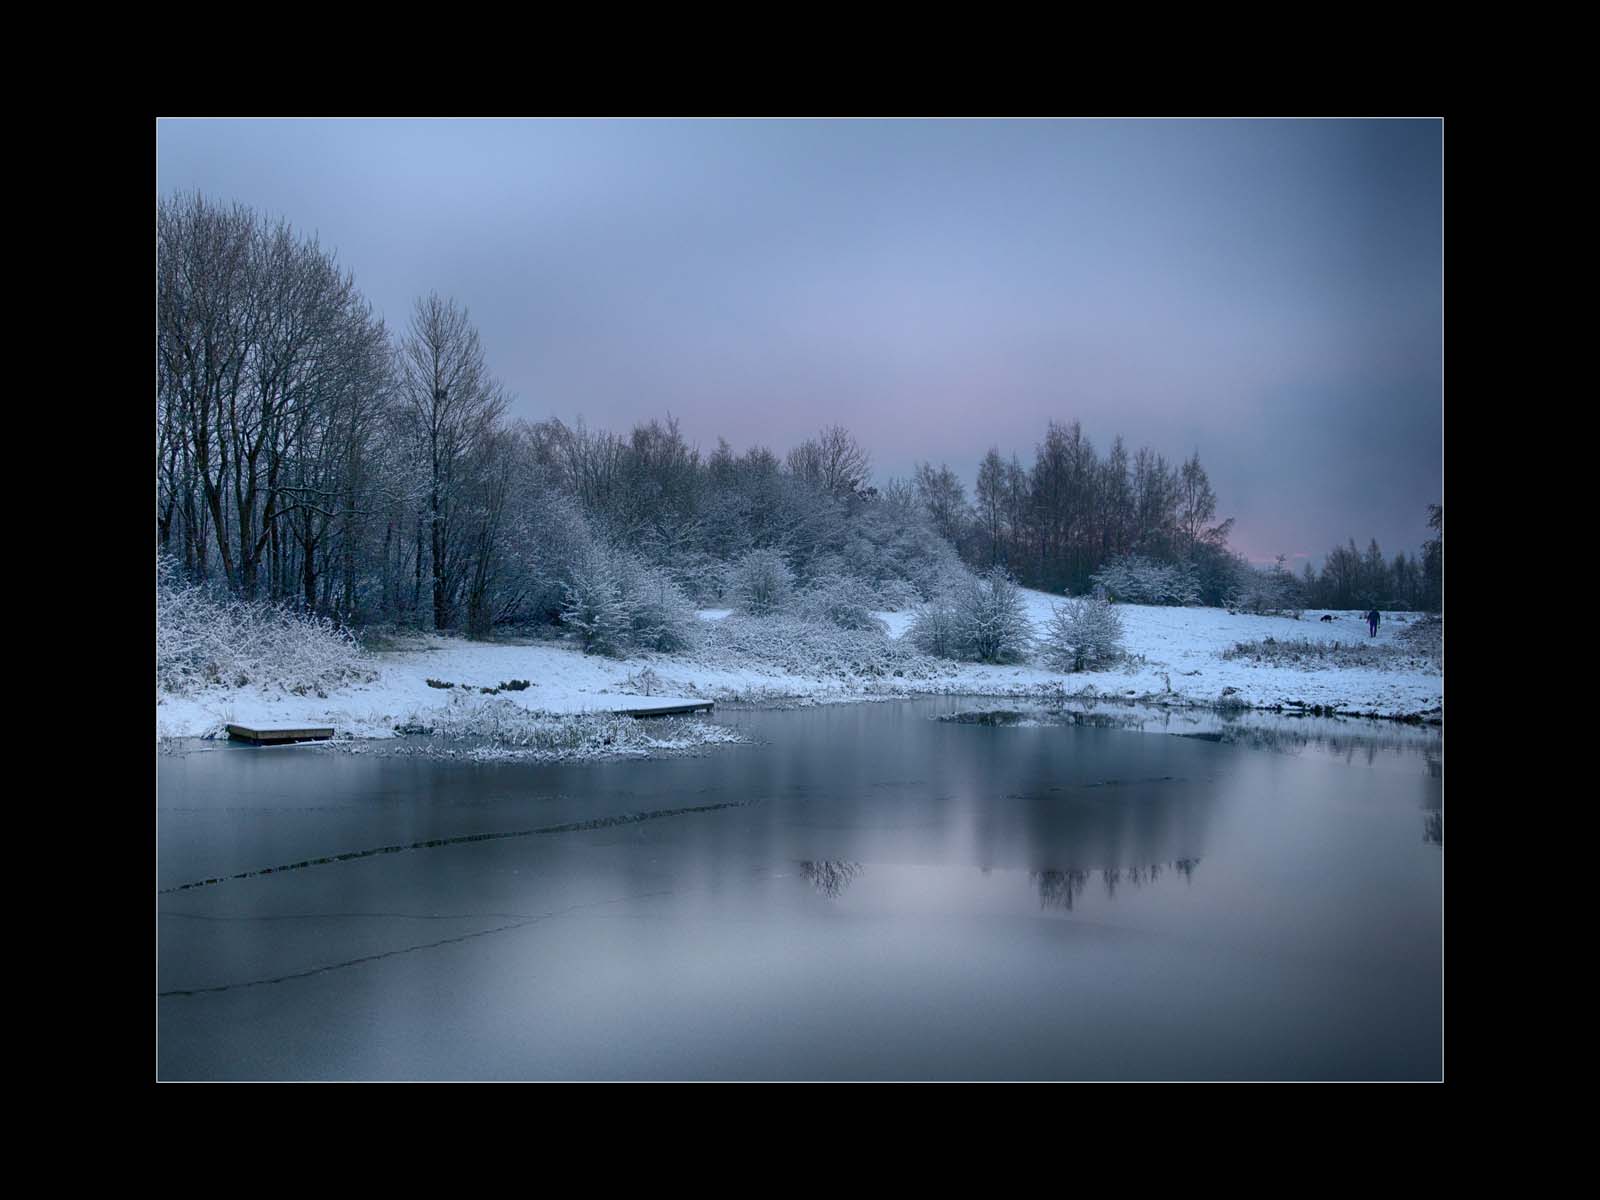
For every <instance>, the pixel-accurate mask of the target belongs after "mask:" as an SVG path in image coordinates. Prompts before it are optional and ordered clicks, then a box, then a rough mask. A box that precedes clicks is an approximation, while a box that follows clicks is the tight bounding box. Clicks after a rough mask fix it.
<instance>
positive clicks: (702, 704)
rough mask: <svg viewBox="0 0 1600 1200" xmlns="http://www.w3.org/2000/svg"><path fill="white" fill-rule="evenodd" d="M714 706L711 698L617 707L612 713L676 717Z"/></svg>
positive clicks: (627, 715)
mask: <svg viewBox="0 0 1600 1200" xmlns="http://www.w3.org/2000/svg"><path fill="white" fill-rule="evenodd" d="M714 708H716V702H715V701H713V700H697V701H695V702H694V703H693V704H657V705H653V706H651V707H648V708H617V709H613V710H612V715H613V716H617V717H677V716H683V715H686V714H688V713H697V712H710V711H712V709H714Z"/></svg>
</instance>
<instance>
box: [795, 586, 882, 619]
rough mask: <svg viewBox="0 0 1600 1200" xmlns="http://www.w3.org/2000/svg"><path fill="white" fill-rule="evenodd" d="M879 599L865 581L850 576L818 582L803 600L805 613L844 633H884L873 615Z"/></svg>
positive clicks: (800, 604) (801, 604) (802, 609)
mask: <svg viewBox="0 0 1600 1200" xmlns="http://www.w3.org/2000/svg"><path fill="white" fill-rule="evenodd" d="M877 605H878V597H877V596H876V595H875V594H874V592H873V590H872V589H871V588H870V587H868V586H867V585H866V584H865V583H863V582H862V581H861V580H859V579H856V578H853V577H852V576H848V575H831V576H825V577H823V578H821V579H818V580H817V581H816V582H815V583H813V584H812V585H811V587H809V588H807V589H806V591H805V593H804V594H803V595H802V596H801V597H800V601H799V607H800V609H801V611H803V612H805V613H807V614H808V615H811V616H816V617H821V618H823V619H825V620H828V621H831V622H833V624H835V625H837V626H838V627H839V628H840V629H880V630H881V629H883V627H884V626H883V622H882V621H880V620H878V618H877V617H875V616H873V615H872V610H873V609H874V608H876V607H877Z"/></svg>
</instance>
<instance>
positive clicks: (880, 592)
mask: <svg viewBox="0 0 1600 1200" xmlns="http://www.w3.org/2000/svg"><path fill="white" fill-rule="evenodd" d="M876 591H877V596H878V603H877V607H878V608H879V609H881V610H883V611H884V612H904V611H905V610H906V609H908V608H915V607H916V606H917V605H918V604H921V603H922V593H920V592H918V591H917V589H916V587H915V586H914V585H913V584H912V583H911V582H910V581H909V580H905V579H886V580H884V581H883V582H882V583H880V584H879V585H878V586H877V589H876Z"/></svg>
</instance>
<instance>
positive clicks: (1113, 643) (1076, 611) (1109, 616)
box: [1042, 596, 1122, 671]
mask: <svg viewBox="0 0 1600 1200" xmlns="http://www.w3.org/2000/svg"><path fill="white" fill-rule="evenodd" d="M1042 640H1043V643H1044V655H1045V661H1046V662H1048V663H1049V664H1050V665H1051V666H1053V667H1055V668H1056V669H1057V670H1058V671H1091V670H1093V669H1094V668H1096V667H1098V666H1103V665H1105V664H1106V663H1109V662H1113V661H1115V660H1116V659H1117V658H1118V657H1120V656H1121V654H1122V617H1121V615H1120V614H1119V613H1118V612H1117V610H1116V608H1115V607H1113V606H1112V605H1111V604H1110V603H1109V602H1108V601H1105V600H1102V599H1099V598H1098V597H1095V596H1083V597H1080V598H1078V599H1069V600H1066V601H1064V602H1063V603H1061V604H1059V605H1052V606H1051V610H1050V620H1049V621H1048V622H1047V623H1046V625H1045V630H1044V637H1043V639H1042Z"/></svg>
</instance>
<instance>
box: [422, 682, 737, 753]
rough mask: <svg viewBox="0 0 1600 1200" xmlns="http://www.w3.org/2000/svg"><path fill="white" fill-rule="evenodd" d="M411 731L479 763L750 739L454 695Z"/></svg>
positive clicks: (697, 726) (677, 723) (695, 724)
mask: <svg viewBox="0 0 1600 1200" xmlns="http://www.w3.org/2000/svg"><path fill="white" fill-rule="evenodd" d="M408 727H410V728H412V729H414V730H415V731H416V732H419V733H422V732H426V733H427V734H429V735H431V736H432V737H433V738H434V739H435V744H434V745H433V746H423V747H421V749H422V751H423V752H430V751H432V752H437V743H438V742H440V741H446V742H463V743H469V744H470V745H469V748H468V749H466V751H465V753H466V754H467V756H468V757H471V758H478V759H490V760H492V759H504V758H517V759H533V760H535V761H559V760H562V759H581V758H610V757H613V756H616V755H646V754H651V753H657V752H660V751H671V750H686V749H690V748H691V747H694V746H701V745H710V744H714V743H718V742H739V741H743V740H744V739H743V738H741V737H740V736H739V735H738V734H737V733H736V732H734V731H733V730H731V729H728V728H727V727H726V726H722V725H714V724H711V723H710V722H706V721H695V720H688V719H683V718H675V717H668V718H665V719H662V720H659V721H653V722H646V721H638V720H635V719H634V718H632V717H619V716H613V715H612V714H610V713H562V714H554V713H538V712H530V711H529V710H528V709H525V708H523V707H522V706H521V705H519V704H516V703H514V702H512V701H510V700H502V699H493V700H484V699H480V698H478V697H474V696H465V695H461V694H459V693H458V694H456V695H453V696H452V697H451V698H450V703H449V704H448V705H447V706H446V707H444V708H442V709H435V710H433V711H430V712H423V713H418V714H414V715H413V716H412V717H411V719H410V721H409V722H408Z"/></svg>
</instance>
